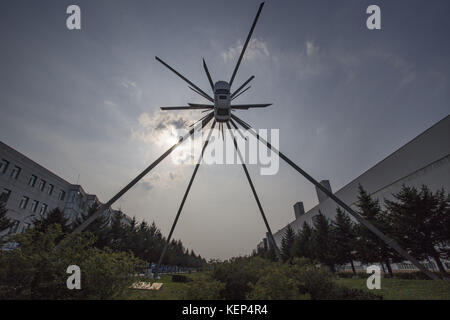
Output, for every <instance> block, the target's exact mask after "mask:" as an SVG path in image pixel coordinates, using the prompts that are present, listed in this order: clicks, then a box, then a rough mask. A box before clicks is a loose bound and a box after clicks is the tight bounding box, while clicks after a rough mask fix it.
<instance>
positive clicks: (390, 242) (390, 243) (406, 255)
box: [231, 114, 439, 280]
mask: <svg viewBox="0 0 450 320" xmlns="http://www.w3.org/2000/svg"><path fill="white" fill-rule="evenodd" d="M231 117H232V118H233V119H234V120H236V121H237V122H238V123H239V124H240V125H241V126H242V127H243V128H244V129H246V130H248V131H249V132H250V133H251V134H252V135H253V136H255V137H256V138H257V139H258V140H259V141H261V142H262V143H263V144H265V145H266V146H267V148H269V150H272V151H273V152H275V153H276V154H278V156H279V157H280V158H281V159H283V160H284V161H286V162H287V163H288V164H289V165H290V166H291V167H292V168H294V169H295V170H296V171H297V172H299V173H300V174H301V175H303V176H304V177H305V178H306V179H307V180H308V181H309V182H311V183H312V184H314V185H315V186H316V187H317V188H319V189H320V190H321V191H322V192H324V193H325V194H326V195H327V196H328V197H330V198H331V199H333V200H334V201H335V202H336V203H337V204H338V205H340V206H341V207H342V208H344V209H345V210H346V211H347V212H348V213H349V214H351V215H352V216H353V217H354V218H355V219H356V220H357V221H358V222H359V223H361V224H362V225H364V226H366V227H367V228H368V229H369V230H370V231H372V232H373V233H374V234H375V235H377V236H378V237H379V238H380V239H381V240H383V241H384V242H385V243H386V244H387V245H388V246H389V247H391V248H392V249H394V250H395V251H397V252H398V253H399V254H400V255H401V256H402V257H404V258H405V259H406V260H409V261H411V263H412V264H414V265H415V266H416V267H417V268H418V269H419V270H420V271H422V272H423V273H425V274H426V275H427V276H429V277H430V278H431V279H433V280H439V277H438V276H437V275H435V274H434V273H432V272H430V271H428V270H427V269H426V268H425V267H424V266H423V265H422V264H421V263H420V262H419V261H417V260H416V259H415V258H414V257H412V256H411V255H410V254H409V253H408V252H407V251H406V250H404V249H403V248H402V247H400V246H399V245H398V244H397V243H396V242H395V241H394V240H393V239H391V238H389V237H388V236H386V235H385V234H384V233H383V232H381V231H380V230H378V228H376V227H375V226H374V225H372V224H371V223H370V222H369V221H367V220H366V219H364V218H363V217H362V216H361V215H360V214H359V213H357V212H356V211H354V210H353V209H352V208H350V206H348V205H347V204H346V203H345V202H343V201H342V200H341V199H339V198H338V197H336V196H335V195H334V194H333V193H332V192H330V191H329V190H328V189H327V188H325V187H324V186H322V185H321V184H320V183H319V182H318V181H317V180H315V179H314V178H313V177H311V176H310V175H309V174H308V173H306V172H305V171H304V170H302V169H301V168H300V167H299V166H297V165H296V164H295V163H294V162H292V161H291V160H290V159H289V158H288V157H286V156H285V155H284V154H283V153H281V152H280V151H279V150H278V149H276V148H275V147H273V146H272V145H271V144H270V143H269V142H267V141H266V140H264V139H263V138H261V137H260V136H259V134H257V133H256V132H255V131H254V130H253V129H252V128H251V127H250V126H249V125H247V124H245V122H243V121H242V120H241V119H239V118H238V117H236V116H235V115H233V114H232V115H231Z"/></svg>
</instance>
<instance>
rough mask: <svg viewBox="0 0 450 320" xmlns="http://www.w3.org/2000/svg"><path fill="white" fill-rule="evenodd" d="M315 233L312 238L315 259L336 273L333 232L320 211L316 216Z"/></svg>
mask: <svg viewBox="0 0 450 320" xmlns="http://www.w3.org/2000/svg"><path fill="white" fill-rule="evenodd" d="M313 223H314V232H313V236H312V239H313V241H312V250H313V252H314V258H315V259H317V260H318V261H319V262H321V263H323V264H325V265H327V266H328V267H329V268H330V270H331V272H334V271H335V264H336V246H335V243H334V237H333V230H332V226H331V223H330V221H329V220H328V219H327V218H326V217H325V215H323V214H322V212H321V211H319V214H318V215H316V216H314V218H313Z"/></svg>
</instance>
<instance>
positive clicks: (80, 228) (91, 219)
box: [73, 113, 214, 233]
mask: <svg viewBox="0 0 450 320" xmlns="http://www.w3.org/2000/svg"><path fill="white" fill-rule="evenodd" d="M213 117H214V115H213V114H212V113H211V114H210V115H209V116H208V117H206V118H205V119H203V121H202V122H201V127H202V129H203V128H204V127H205V126H206V124H207V123H208V122H209V121H211V119H212V118H213ZM196 129H197V128H196V127H194V128H192V129H191V130H190V131H189V133H187V134H186V135H185V136H184V137H180V139H179V140H178V142H177V143H175V144H174V145H173V146H172V147H170V149H169V150H167V151H166V152H164V153H163V154H162V155H161V156H160V157H159V158H158V159H156V160H155V161H154V162H153V163H152V164H151V165H149V166H148V167H147V168H146V169H145V170H144V171H142V172H141V173H140V174H139V175H138V176H137V177H136V178H134V179H133V180H132V181H131V182H130V183H128V184H127V185H126V186H125V187H123V188H122V190H120V191H119V192H118V193H117V194H116V195H115V196H114V197H112V198H111V199H109V200H108V202H106V203H105V204H103V205H101V206H100V208H98V210H97V211H96V212H95V213H94V214H92V215H91V216H90V217H89V218H88V219H86V220H85V221H84V222H83V223H82V224H80V225H79V226H78V227H77V228H76V229H75V230H74V231H73V233H77V232H82V231H83V230H84V229H86V228H87V227H88V226H89V225H90V224H91V223H92V222H94V220H95V219H97V218H98V216H100V215H101V214H102V213H103V212H104V211H105V210H107V209H108V208H109V207H110V206H111V205H112V204H113V203H114V202H116V201H117V200H118V199H119V198H120V197H122V196H123V195H124V194H125V193H126V192H127V191H128V190H130V189H131V188H132V187H133V186H134V185H135V184H136V183H138V182H139V180H141V179H142V178H143V177H144V176H145V175H146V174H147V173H149V172H150V170H152V169H153V168H154V167H156V166H157V165H158V164H159V163H160V162H161V161H162V160H164V158H166V157H167V156H168V155H169V154H170V153H171V152H172V151H173V150H175V148H176V147H178V146H179V145H180V144H181V143H182V142H183V141H185V140H186V139H188V138H189V137H190V136H192V135H193V134H194V132H195V130H196Z"/></svg>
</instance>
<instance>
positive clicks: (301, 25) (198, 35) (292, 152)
mask: <svg viewBox="0 0 450 320" xmlns="http://www.w3.org/2000/svg"><path fill="white" fill-rule="evenodd" d="M70 4H78V5H79V6H80V7H81V18H82V30H80V31H69V30H67V28H66V22H65V20H66V17H67V15H66V8H67V6H68V5H70ZM370 4H378V5H379V6H380V7H381V19H382V20H381V26H382V30H374V31H370V30H368V29H367V28H366V19H367V17H368V15H367V14H366V13H365V12H366V8H367V7H368V6H369V5H370ZM258 5H259V1H210V0H209V1H206V0H205V1H186V0H183V1H167V0H164V1H130V0H127V1H125V0H123V1H112V0H108V1H99V0H96V1H92V0H90V1H62V0H53V1H18V0H6V1H2V6H1V9H0V41H1V50H0V110H1V112H0V139H1V140H2V141H3V142H5V143H6V144H8V145H10V146H11V147H13V148H15V149H17V150H19V151H20V152H22V153H24V154H25V155H27V156H29V157H30V158H31V159H33V160H35V161H37V162H38V163H40V164H42V165H43V166H45V167H47V168H48V169H50V170H52V171H53V172H55V173H56V174H58V175H60V176H61V177H63V178H65V179H66V180H68V181H69V182H72V183H76V182H77V180H78V181H79V183H80V184H81V185H82V186H83V188H84V189H85V190H86V191H87V192H89V193H95V194H97V195H98V196H99V198H100V200H101V201H107V200H108V199H109V198H110V197H111V196H112V195H114V194H115V193H116V192H117V191H118V190H119V189H120V188H121V187H123V186H124V185H125V184H126V183H128V181H129V180H131V179H132V178H133V177H134V176H135V175H136V174H137V173H139V172H140V171H141V170H142V169H143V168H145V167H146V166H147V165H148V164H149V163H151V162H152V161H153V160H154V159H156V158H157V157H158V156H159V155H160V154H161V153H163V152H164V151H165V150H166V149H167V148H168V147H169V145H170V141H171V139H169V138H168V137H170V134H169V133H170V132H171V129H172V128H173V127H174V126H176V125H177V124H179V123H180V121H181V122H183V121H187V123H188V124H190V123H191V121H192V120H195V119H198V118H200V116H201V115H202V114H201V113H200V112H199V111H192V112H188V113H180V112H161V111H159V107H160V106H170V105H183V104H186V103H187V102H198V103H205V100H203V99H202V98H201V97H199V96H197V95H196V94H195V93H193V92H192V91H190V90H189V89H188V88H187V86H186V84H185V83H184V82H183V81H182V80H181V79H179V78H177V77H176V76H175V75H174V74H172V73H171V72H170V71H169V70H167V69H165V68H164V66H162V65H161V64H159V63H158V62H157V61H156V60H155V59H154V56H155V55H158V56H159V57H161V58H163V59H164V60H165V61H166V62H168V63H169V64H171V65H172V66H173V67H174V68H176V69H177V70H179V71H180V72H181V73H183V74H184V75H186V76H187V77H189V78H190V79H191V80H192V81H194V82H195V83H197V84H198V85H199V86H200V87H201V88H203V89H204V90H205V91H207V90H208V89H209V90H210V88H209V84H208V81H207V78H206V76H205V74H204V72H203V69H202V63H201V59H202V57H204V58H205V59H206V61H207V63H208V66H209V70H210V72H211V74H212V77H213V79H214V80H228V79H229V78H230V76H231V73H232V70H233V68H234V65H235V63H236V60H237V56H238V54H239V46H241V45H242V43H243V41H244V40H245V37H246V36H247V33H248V30H249V28H250V25H251V22H252V20H253V18H254V16H255V14H256V11H257V8H258ZM449 9H450V3H449V2H448V1H447V0H443V1H438V0H433V1H412V0H411V1H399V0H398V1H380V0H377V1H364V0H354V1H350V0H341V1H335V0H330V1H324V0H322V1H317V0H314V1H312V0H310V1H299V0H295V1H279V0H278V1H267V2H266V5H265V7H264V10H263V12H262V14H261V16H260V20H259V22H258V25H257V26H256V29H255V32H254V35H253V40H252V42H251V44H250V47H249V49H248V52H247V55H246V56H245V59H244V61H243V63H242V65H241V68H240V70H239V72H238V74H237V77H236V80H235V83H236V85H239V84H240V83H242V82H243V81H245V80H246V79H247V78H248V77H250V76H251V75H255V77H256V78H255V80H254V81H253V82H252V88H251V89H250V90H249V91H248V92H247V93H245V94H244V95H242V96H241V97H240V98H238V100H239V102H240V103H264V102H271V103H274V105H273V106H272V107H270V108H267V109H261V110H250V111H240V112H238V113H237V114H238V115H239V116H241V117H242V118H243V119H244V120H246V121H249V122H250V123H251V124H252V125H254V126H255V127H256V128H277V129H280V148H281V150H282V151H284V152H285V153H286V154H287V155H288V156H289V157H290V158H291V159H292V160H294V161H295V162H296V163H297V164H299V165H300V166H301V167H303V168H304V169H305V170H306V171H308V172H310V173H311V174H312V175H313V176H314V177H316V178H317V179H319V180H320V179H329V180H330V181H331V186H332V188H333V190H334V191H336V190H338V189H339V188H341V187H342V186H344V185H345V184H347V183H348V182H350V181H351V180H352V179H354V178H356V177H357V176H358V175H360V174H361V173H362V172H363V171H365V170H367V169H369V168H370V167H372V166H373V165H374V164H376V163H377V162H379V161H380V160H382V159H383V158H384V157H386V156H387V155H389V154H391V153H392V152H393V151H395V150H396V149H397V148H399V147H401V146H402V145H403V144H405V143H406V142H408V141H409V140H411V139H412V138H414V137H415V136H417V135H418V134H420V133H421V132H422V131H424V130H425V129H427V128H428V127H430V126H431V125H433V124H434V123H436V122H437V121H439V120H440V119H442V118H443V117H445V116H446V115H448V114H449V109H450V108H449V106H450V104H449V102H450V101H449V92H450V90H449V75H450V59H449V57H450V50H449V49H450V42H449V41H448V38H449V30H450V20H449V18H448V13H449V12H450V10H449ZM208 92H209V91H208ZM238 100H236V101H238ZM175 160H176V159H175V158H168V159H166V160H165V161H164V162H163V163H161V164H160V165H159V166H158V167H157V168H156V169H155V170H154V171H152V173H151V174H150V175H149V176H148V177H146V178H145V179H144V181H143V182H142V183H139V184H138V185H137V186H136V187H134V188H133V189H132V190H131V191H130V192H129V193H128V194H126V195H125V196H124V197H123V198H122V199H121V200H120V201H118V202H117V203H116V204H115V206H114V207H115V208H119V207H120V208H121V209H122V210H123V211H124V212H125V213H127V214H128V215H130V216H136V217H137V218H138V219H139V220H142V219H145V220H147V221H149V222H151V221H155V222H156V224H157V225H158V226H159V227H160V228H161V229H162V231H163V233H164V234H166V235H167V233H168V230H169V229H170V225H171V223H172V221H173V219H174V216H175V214H176V211H177V208H178V206H179V203H180V201H181V198H182V196H183V193H184V191H185V188H186V186H187V183H188V180H189V178H190V175H191V173H192V170H193V166H191V165H180V164H176V161H175ZM249 170H250V173H251V175H252V177H253V179H254V182H255V186H256V189H257V191H258V193H259V195H260V198H261V200H262V205H263V207H264V209H265V211H266V214H267V216H268V220H269V223H270V224H271V226H272V229H273V231H276V230H278V229H280V228H281V227H283V226H284V225H286V224H287V223H288V222H290V221H292V220H293V218H294V211H293V208H292V206H293V204H294V203H295V202H297V201H299V200H301V201H303V202H304V203H305V209H306V210H308V209H309V208H311V207H313V206H314V205H315V204H316V203H317V200H316V195H315V191H314V187H313V186H311V185H309V184H308V183H307V182H306V181H305V180H304V179H303V178H302V177H301V176H300V175H298V174H297V173H296V172H295V171H294V170H293V169H291V168H290V167H288V166H286V165H285V164H284V163H281V162H280V170H279V173H278V174H276V175H274V176H261V175H260V174H259V169H258V167H257V166H256V165H250V166H249ZM78 176H79V179H78ZM264 234H265V226H264V224H263V221H262V219H261V217H260V215H259V211H258V208H257V205H256V203H255V201H254V198H253V196H252V194H251V190H250V188H249V185H248V182H247V180H246V178H245V176H244V173H243V170H242V167H241V166H239V165H217V166H210V165H209V166H206V165H205V166H201V167H200V170H199V172H198V175H197V178H196V180H195V182H194V185H193V187H192V189H191V193H190V194H189V197H188V199H187V201H186V205H185V209H184V211H183V212H182V215H181V218H180V220H179V222H178V226H177V228H176V230H175V233H174V237H175V238H176V239H182V241H183V243H184V244H185V245H186V246H188V247H189V248H193V249H194V250H195V251H196V252H198V253H200V254H201V255H202V256H205V257H207V258H227V257H231V256H235V255H240V254H248V253H250V252H251V250H252V249H253V248H255V246H256V244H257V243H258V242H259V241H261V239H262V238H263V237H264Z"/></svg>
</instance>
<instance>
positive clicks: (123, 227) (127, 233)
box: [0, 203, 206, 268]
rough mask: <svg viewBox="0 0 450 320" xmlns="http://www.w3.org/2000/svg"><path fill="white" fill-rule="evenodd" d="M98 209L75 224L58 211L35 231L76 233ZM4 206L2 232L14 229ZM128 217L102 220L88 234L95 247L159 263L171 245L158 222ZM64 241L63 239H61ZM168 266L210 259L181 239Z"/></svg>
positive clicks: (0, 220)
mask: <svg viewBox="0 0 450 320" xmlns="http://www.w3.org/2000/svg"><path fill="white" fill-rule="evenodd" d="M97 209H98V205H97V204H94V205H93V206H92V207H91V208H90V209H89V210H88V212H87V213H86V214H84V215H81V216H80V217H78V218H77V219H76V220H75V221H73V222H71V223H70V222H69V219H68V218H67V217H66V216H65V215H64V213H63V212H62V211H61V210H60V209H59V208H55V209H53V210H51V211H49V212H48V213H47V214H46V215H44V216H42V217H39V218H37V219H35V220H34V221H33V226H32V228H33V229H34V230H35V231H39V232H46V231H47V230H48V229H49V228H50V226H52V225H54V224H57V225H59V226H61V229H62V232H63V234H64V235H67V234H68V233H70V232H72V231H73V230H74V229H75V228H76V227H77V226H79V225H80V224H81V223H83V222H84V221H85V220H86V219H87V218H88V217H89V216H90V215H92V214H93V213H94V212H95V211H96V210H97ZM6 211H7V210H6V208H5V205H4V203H0V232H1V231H3V230H5V229H8V228H10V227H11V226H12V222H11V220H10V219H8V217H7V216H6ZM124 218H125V215H124V214H123V213H121V212H119V213H118V214H114V215H111V216H110V217H107V216H103V215H102V216H100V217H98V218H97V219H96V220H95V221H94V222H93V223H91V224H90V225H89V226H88V227H87V228H86V229H85V231H84V232H90V233H92V234H94V235H95V241H94V243H93V246H94V247H96V248H98V249H104V248H110V249H111V250H113V251H114V252H132V253H133V255H134V256H135V257H137V258H139V259H141V260H143V261H147V262H153V263H155V262H157V261H158V259H159V256H160V254H161V252H162V250H163V247H164V245H165V244H166V242H167V239H166V237H164V236H163V235H162V233H161V231H160V229H159V228H158V227H157V226H156V224H155V222H152V223H151V224H148V223H147V222H146V221H145V220H143V221H142V222H138V221H137V220H136V218H135V217H133V218H132V219H131V221H129V223H125V222H124V221H125V219H124ZM59 240H61V239H59ZM162 263H163V264H166V265H176V266H180V267H189V268H199V267H201V266H202V265H203V264H205V263H206V260H205V259H204V258H202V257H201V256H200V255H197V254H196V253H195V252H194V250H192V249H191V250H189V249H188V248H185V247H184V245H183V243H182V242H181V240H174V239H172V240H171V241H170V244H169V246H168V248H167V251H166V254H165V257H164V259H163V261H162Z"/></svg>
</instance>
